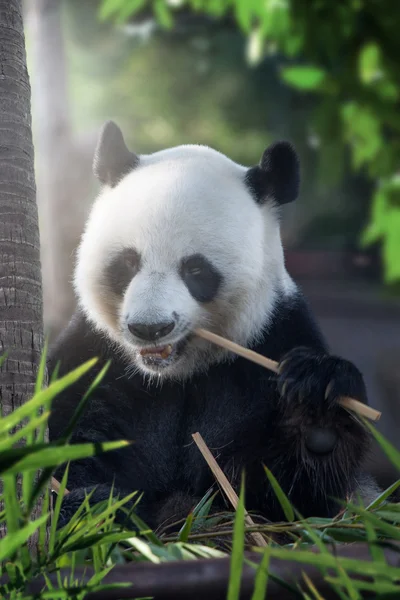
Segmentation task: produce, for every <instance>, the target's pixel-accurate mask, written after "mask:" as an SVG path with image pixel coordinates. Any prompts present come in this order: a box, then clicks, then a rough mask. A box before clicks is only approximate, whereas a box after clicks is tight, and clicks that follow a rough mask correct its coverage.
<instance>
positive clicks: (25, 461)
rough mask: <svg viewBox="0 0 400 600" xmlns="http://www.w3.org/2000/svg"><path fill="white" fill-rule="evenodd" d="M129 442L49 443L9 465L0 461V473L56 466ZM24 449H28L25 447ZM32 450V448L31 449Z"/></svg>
mask: <svg viewBox="0 0 400 600" xmlns="http://www.w3.org/2000/svg"><path fill="white" fill-rule="evenodd" d="M130 443H131V442H126V441H121V442H103V443H100V442H98V443H91V444H74V445H68V446H63V447H59V446H56V445H49V446H46V447H44V448H40V449H39V450H38V451H37V452H33V453H30V454H27V456H24V457H23V458H22V459H20V460H17V461H16V462H13V464H12V465H10V466H4V463H3V462H1V463H0V471H1V472H2V475H3V476H4V475H9V474H15V475H16V474H17V473H21V472H23V471H29V470H32V469H33V470H38V469H40V468H45V467H53V468H55V467H58V466H60V465H62V464H64V463H65V462H68V461H71V460H80V459H82V458H89V457H91V456H98V455H99V454H102V453H103V452H110V451H112V450H117V449H119V448H125V447H126V446H129V445H130ZM26 450H29V448H28V449H26ZM31 450H32V449H31Z"/></svg>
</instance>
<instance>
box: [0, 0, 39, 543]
mask: <svg viewBox="0 0 400 600" xmlns="http://www.w3.org/2000/svg"><path fill="white" fill-rule="evenodd" d="M0 40H1V43H0V354H3V352H4V351H7V352H8V359H7V361H6V362H5V364H4V365H3V367H2V368H1V370H0V405H1V408H2V411H3V414H5V415H7V414H9V413H10V412H11V411H13V410H14V409H15V408H17V407H18V406H20V405H21V404H23V403H24V402H25V401H26V400H27V399H29V398H30V397H31V395H32V393H33V390H34V383H35V377H36V372H37V366H38V363H39V361H40V355H41V350H42V341H43V323H42V287H41V272H40V254H39V252H40V250H39V228H38V217H37V208H36V190H35V175H34V152H33V144H32V135H31V110H30V93H31V92H30V85H29V77H28V72H27V67H26V53H25V38H24V28H23V20H22V7H21V0H0ZM0 488H1V481H0ZM0 491H1V489H0ZM0 509H1V506H0ZM37 511H40V506H38V507H37ZM2 535H4V530H2V529H1V528H0V537H2Z"/></svg>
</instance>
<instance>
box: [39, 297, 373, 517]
mask: <svg viewBox="0 0 400 600" xmlns="http://www.w3.org/2000/svg"><path fill="white" fill-rule="evenodd" d="M298 347H307V348H308V349H307V350H301V348H300V349H299V350H294V349H296V348H298ZM253 349H254V350H255V351H257V352H259V353H261V354H263V355H265V356H268V357H270V358H272V359H274V360H282V359H284V364H283V370H282V375H281V377H277V376H275V375H274V374H273V373H271V372H269V371H268V370H266V369H264V368H263V367H260V366H257V365H256V364H253V363H251V362H249V361H247V360H246V359H243V358H239V357H237V358H235V359H234V360H233V362H227V363H223V364H219V365H215V366H213V367H211V368H210V369H209V371H208V372H207V373H205V374H199V375H194V376H193V377H192V379H191V380H190V381H188V382H186V383H183V384H179V383H173V382H168V381H165V382H164V383H163V384H162V386H160V385H159V384H158V383H157V382H155V383H153V384H151V383H146V385H144V383H143V380H142V376H141V375H140V374H137V375H135V376H133V377H131V378H129V377H128V376H127V375H126V363H125V361H123V360H121V359H120V358H119V357H118V354H117V353H115V352H114V351H113V348H112V346H111V345H110V344H109V342H107V340H106V339H105V338H104V337H103V336H102V335H101V334H98V333H94V332H93V330H92V328H91V326H90V325H89V324H88V323H87V321H86V319H85V317H84V316H83V315H82V314H79V313H78V314H77V315H75V316H74V318H73V319H72V321H71V323H70V325H69V326H68V328H67V330H66V331H65V332H64V334H63V335H62V337H61V338H60V340H59V341H58V343H57V345H56V346H55V348H54V349H53V352H52V357H51V365H52V366H55V364H56V363H57V362H58V361H60V362H61V369H60V371H59V373H60V375H61V374H64V373H67V372H68V371H69V370H71V369H73V368H74V367H76V366H77V365H79V364H82V363H83V362H84V361H86V360H88V359H89V358H92V357H93V356H99V357H101V360H100V361H99V363H98V365H97V366H96V367H95V369H92V370H91V371H90V377H89V376H86V377H84V378H83V379H82V380H80V381H79V382H78V383H77V384H76V385H75V386H74V387H73V389H72V390H71V389H70V390H68V391H67V392H65V393H64V394H63V395H62V396H61V397H59V398H58V400H57V402H56V404H55V410H54V411H53V412H52V415H51V419H50V438H51V439H56V438H57V437H59V436H60V435H61V434H62V432H63V430H64V428H65V426H66V423H67V421H68V419H70V418H71V415H72V413H73V410H74V408H75V407H76V406H77V404H78V402H79V400H80V399H81V397H82V394H83V393H84V392H85V391H86V390H87V388H88V386H89V383H90V381H91V379H92V378H93V377H94V375H95V372H97V371H98V370H99V369H100V368H101V367H102V366H103V365H104V362H105V361H106V360H107V359H112V364H111V367H110V369H109V370H108V372H107V374H106V376H105V378H104V379H103V381H102V383H101V385H100V386H99V387H98V388H97V390H96V391H95V393H94V394H93V397H92V398H91V400H90V401H89V406H88V408H87V410H86V412H85V414H84V416H83V417H82V419H81V421H80V423H79V427H78V428H77V429H76V431H75V433H74V435H73V437H72V442H101V441H105V440H119V439H127V440H133V441H134V444H132V445H131V446H129V447H128V448H126V449H123V450H118V451H113V452H110V453H105V454H102V455H99V456H98V457H93V458H90V459H87V460H83V461H76V462H73V463H71V465H70V470H69V477H68V484H67V487H68V488H69V490H70V491H71V493H70V494H69V495H68V496H67V497H66V499H65V500H64V503H63V509H62V519H61V521H60V525H63V524H65V523H66V522H67V521H68V520H69V518H70V517H71V515H72V513H73V512H74V511H75V510H76V509H77V508H78V506H79V505H80V503H81V502H82V500H83V498H84V494H85V489H86V491H88V490H89V489H92V487H93V486H97V491H96V492H95V493H94V495H93V496H92V501H93V502H94V503H95V502H98V501H100V500H104V499H106V498H108V497H109V494H110V490H111V485H112V484H113V482H114V485H115V494H120V496H122V495H127V494H128V493H130V492H132V491H135V490H140V491H144V497H143V500H142V502H141V503H140V505H139V507H138V509H137V510H138V513H139V514H140V516H141V517H142V518H143V519H144V520H145V521H146V522H147V523H148V524H149V525H150V526H151V527H155V526H157V525H160V524H161V523H160V515H162V520H164V519H165V518H166V517H167V516H169V517H170V518H175V517H176V519H178V518H182V517H184V516H185V514H184V512H185V511H186V509H188V510H190V508H193V507H194V506H195V504H196V503H197V501H198V500H200V498H201V497H202V496H203V495H204V494H205V492H206V491H207V489H208V488H209V487H210V486H211V485H212V484H213V476H212V474H211V473H210V470H209V468H208V466H207V464H206V463H205V461H204V459H203V457H202V455H201V454H200V452H199V450H198V449H197V447H196V446H195V444H194V443H193V440H192V437H191V434H192V433H195V432H197V431H198V432H200V433H201V435H202V436H203V438H204V440H205V442H206V443H207V445H208V446H209V448H210V449H211V450H212V451H213V453H214V455H215V457H216V458H217V460H218V463H219V464H220V466H221V467H222V468H223V469H224V471H225V473H226V474H227V476H228V478H229V479H230V481H231V482H232V483H233V484H234V485H236V486H238V484H239V482H240V476H241V472H242V468H245V473H246V482H247V486H246V507H247V509H248V510H252V511H257V512H259V513H261V514H262V515H263V516H265V517H266V518H268V519H270V520H272V521H274V520H279V519H282V518H283V515H282V512H281V510H280V507H279V505H278V503H277V501H276V497H275V495H274V492H273V491H272V490H271V488H270V487H269V485H268V484H267V478H266V475H265V473H264V471H263V468H262V465H263V464H265V465H266V466H267V467H268V468H269V469H271V470H272V472H273V473H274V474H275V476H276V478H277V479H278V481H279V483H280V485H281V486H282V487H283V489H284V491H285V492H286V493H287V494H288V495H289V498H290V500H291V502H292V503H293V505H294V506H295V507H296V508H297V510H298V511H299V512H300V514H302V515H303V516H305V517H307V516H332V515H334V514H335V513H336V512H337V511H338V508H339V505H338V504H337V503H335V502H334V500H333V499H331V497H332V498H339V499H343V498H345V497H346V495H348V494H350V493H351V492H353V491H354V490H356V489H357V488H358V483H359V482H360V481H361V479H360V478H362V477H363V476H362V473H361V472H360V465H361V463H362V459H363V458H364V456H365V453H366V450H367V446H368V437H367V434H366V432H365V431H364V429H363V427H362V426H361V425H360V424H359V423H358V422H357V420H356V419H354V418H352V417H350V416H349V415H348V413H347V412H345V411H344V410H343V409H342V408H340V407H339V406H338V405H337V403H336V402H335V400H334V398H335V397H338V396H341V395H343V396H351V397H354V398H358V399H359V400H361V401H364V402H365V401H366V393H365V388H364V383H363V380H362V377H361V375H360V373H359V372H358V370H357V369H356V367H354V366H353V365H352V364H351V363H349V362H347V361H344V360H342V359H339V358H335V357H332V356H329V355H328V354H327V348H326V344H325V342H324V340H323V338H322V336H321V333H320V331H319V330H318V327H317V326H316V324H315V322H314V320H313V318H312V316H311V314H310V311H309V309H308V307H307V305H306V302H305V300H304V299H303V297H302V296H301V294H300V293H298V294H297V295H296V296H294V297H292V298H290V299H288V300H286V301H285V300H283V301H282V302H279V303H278V304H277V306H276V308H275V317H274V321H273V324H272V325H271V327H270V328H269V330H268V331H266V332H265V335H264V339H263V341H262V342H261V343H260V344H258V345H257V346H256V347H254V348H253ZM332 378H333V380H334V387H333V388H332V389H331V396H330V397H329V398H328V399H327V400H326V399H325V398H324V396H325V389H326V387H327V385H328V384H329V382H330V381H331V379H332ZM285 382H286V383H287V387H286V388H285V389H284V390H283V389H282V388H283V387H284V385H285ZM279 389H280V390H281V392H282V391H284V395H283V397H281V396H280V393H279V391H278V390H279ZM300 398H302V401H300ZM313 426H317V427H329V428H333V430H334V431H335V432H336V434H337V436H338V440H337V444H336V446H335V448H334V449H333V451H332V452H328V453H327V454H326V455H320V454H313V453H312V452H310V451H308V450H307V446H306V439H307V432H308V431H309V429H310V427H313ZM57 475H58V476H59V477H61V471H60V472H59V473H58V474H57ZM174 496H176V497H177V498H179V499H180V502H182V503H183V504H182V508H181V509H180V507H179V505H178V504H179V503H177V502H173V503H172V507H171V510H172V514H170V515H165V511H164V510H163V508H164V505H165V504H166V503H167V502H168V501H169V499H171V497H172V498H173V497H174ZM182 496H183V498H182ZM220 501H222V499H221V500H220Z"/></svg>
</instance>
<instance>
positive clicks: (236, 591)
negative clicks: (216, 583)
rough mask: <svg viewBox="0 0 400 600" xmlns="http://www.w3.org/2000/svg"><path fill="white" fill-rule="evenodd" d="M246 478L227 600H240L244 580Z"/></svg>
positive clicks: (236, 531)
mask: <svg viewBox="0 0 400 600" xmlns="http://www.w3.org/2000/svg"><path fill="white" fill-rule="evenodd" d="M244 517H245V508H244V476H243V477H242V483H241V486H240V496H239V503H238V506H237V509H236V515H235V523H234V528H233V545H232V554H231V561H230V577H229V584H228V594H227V600H239V598H240V583H241V579H242V569H243V558H244V525H245V521H244Z"/></svg>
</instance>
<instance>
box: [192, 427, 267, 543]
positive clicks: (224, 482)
mask: <svg viewBox="0 0 400 600" xmlns="http://www.w3.org/2000/svg"><path fill="white" fill-rule="evenodd" d="M192 438H193V439H194V441H195V443H196V445H197V447H198V449H199V450H200V452H201V453H202V455H203V456H204V458H205V460H206V461H207V464H208V466H209V467H210V469H211V471H212V472H213V474H214V477H215V479H216V480H217V482H218V483H219V484H220V486H221V487H222V489H223V490H224V492H225V494H226V496H227V497H228V500H229V501H230V503H231V504H232V506H233V508H234V509H235V510H236V509H237V506H238V503H239V498H238V495H237V494H236V492H235V490H234V489H233V487H232V486H231V484H230V483H229V481H228V479H227V478H226V475H225V473H224V472H223V471H222V469H221V467H220V466H219V464H218V463H217V461H216V460H215V458H214V457H213V455H212V454H211V452H210V450H209V448H208V446H207V444H206V443H205V441H204V440H203V438H202V437H201V435H200V433H198V432H197V433H192ZM245 521H246V523H247V525H250V526H252V525H255V523H254V521H253V519H252V518H251V517H250V515H249V514H248V513H247V511H245ZM251 536H252V538H253V540H254V542H255V544H256V546H266V545H267V542H266V541H265V539H264V537H263V536H262V535H261V533H258V532H253V533H252V534H251Z"/></svg>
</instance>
